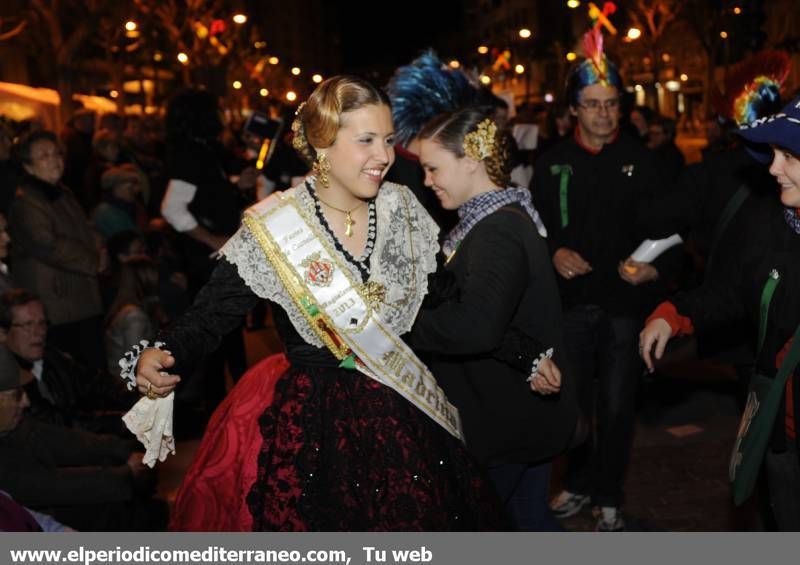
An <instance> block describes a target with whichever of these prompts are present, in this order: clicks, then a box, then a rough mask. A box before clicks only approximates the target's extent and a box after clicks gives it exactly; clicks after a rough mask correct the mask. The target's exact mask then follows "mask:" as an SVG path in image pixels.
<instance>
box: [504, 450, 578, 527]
mask: <svg viewBox="0 0 800 565" xmlns="http://www.w3.org/2000/svg"><path fill="white" fill-rule="evenodd" d="M489 478H490V479H491V480H492V483H493V484H494V487H495V490H496V491H497V494H498V495H499V496H500V500H502V501H503V506H504V509H505V511H506V515H507V516H508V518H509V520H510V521H511V523H512V525H513V526H514V529H515V530H516V531H518V532H563V531H564V528H563V527H562V526H561V524H559V523H558V520H556V519H555V517H554V516H553V513H552V511H551V510H550V507H549V506H548V504H547V493H548V489H549V486H550V463H549V462H547V463H541V464H539V465H529V464H527V463H506V464H503V465H496V466H493V467H489Z"/></svg>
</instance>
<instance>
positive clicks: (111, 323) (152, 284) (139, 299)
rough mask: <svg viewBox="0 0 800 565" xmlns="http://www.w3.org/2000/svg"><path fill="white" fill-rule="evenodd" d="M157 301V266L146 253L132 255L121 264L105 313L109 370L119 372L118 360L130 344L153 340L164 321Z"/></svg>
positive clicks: (128, 348) (113, 373)
mask: <svg viewBox="0 0 800 565" xmlns="http://www.w3.org/2000/svg"><path fill="white" fill-rule="evenodd" d="M163 317H164V315H163V312H162V310H161V305H160V303H159V300H158V269H157V268H156V266H155V263H153V261H151V260H150V259H148V258H147V257H145V256H139V257H132V258H130V259H127V260H125V261H124V262H123V264H122V270H121V271H120V277H119V289H118V290H117V296H116V298H115V299H114V302H113V303H112V304H111V308H110V309H109V312H108V315H107V316H106V338H105V339H106V355H107V358H108V372H109V373H110V374H112V375H115V374H118V373H119V370H120V369H119V360H120V359H122V357H124V355H125V352H126V351H129V350H130V348H131V346H133V345H135V344H137V343H139V341H141V340H143V339H146V340H149V341H152V340H153V339H154V338H155V336H156V332H157V331H158V329H159V326H160V325H161V322H162V321H163Z"/></svg>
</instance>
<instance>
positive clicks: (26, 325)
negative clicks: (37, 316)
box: [11, 320, 50, 332]
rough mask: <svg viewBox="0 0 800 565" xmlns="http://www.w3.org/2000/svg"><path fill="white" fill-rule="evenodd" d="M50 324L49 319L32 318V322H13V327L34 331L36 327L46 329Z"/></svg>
mask: <svg viewBox="0 0 800 565" xmlns="http://www.w3.org/2000/svg"><path fill="white" fill-rule="evenodd" d="M49 325H50V324H49V323H48V322H47V320H31V321H30V322H21V323H20V322H12V323H11V327H12V328H19V329H21V330H22V331H24V332H32V331H33V330H34V329H37V330H46V329H47V327H48V326H49Z"/></svg>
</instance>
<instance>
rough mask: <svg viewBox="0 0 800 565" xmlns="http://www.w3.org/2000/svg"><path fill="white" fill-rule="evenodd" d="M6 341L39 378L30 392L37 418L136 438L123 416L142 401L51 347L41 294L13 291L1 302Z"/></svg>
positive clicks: (0, 336) (1, 335)
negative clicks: (124, 421)
mask: <svg viewBox="0 0 800 565" xmlns="http://www.w3.org/2000/svg"><path fill="white" fill-rule="evenodd" d="M0 341H2V342H4V343H5V345H6V347H8V349H9V350H10V351H11V352H12V353H13V354H14V355H15V356H16V358H17V361H18V363H19V364H20V365H21V366H22V367H23V368H25V369H26V370H29V371H30V372H31V373H32V375H33V377H34V378H33V379H32V380H31V381H30V382H29V383H27V384H26V386H25V390H26V391H27V393H28V397H29V399H30V402H31V408H30V412H31V415H32V416H33V417H34V418H35V419H37V420H40V421H43V422H48V423H51V424H55V425H59V426H66V427H81V428H83V429H86V430H90V431H94V432H103V433H114V434H117V435H119V436H122V437H128V436H129V435H130V434H129V433H128V432H127V430H126V429H125V427H124V425H123V424H122V421H121V420H120V417H121V415H122V413H123V411H124V410H125V409H127V408H129V407H130V406H131V405H132V404H133V402H134V401H135V400H136V399H135V398H133V397H132V396H131V394H130V393H129V392H128V391H126V389H125V387H124V385H123V383H122V381H121V379H119V378H113V377H112V376H110V375H107V374H106V373H105V372H99V371H97V370H90V369H86V368H84V367H81V366H80V365H78V364H77V363H76V362H75V361H74V360H73V359H71V358H70V357H69V356H67V355H65V354H64V353H62V352H61V351H59V350H58V349H56V348H54V347H52V346H48V344H47V318H46V317H45V310H44V306H43V305H42V302H41V301H40V300H39V299H38V298H37V297H36V295H34V294H32V293H31V292H29V291H27V290H23V289H12V290H9V291H7V292H5V293H4V294H3V295H2V297H0ZM117 372H118V371H117Z"/></svg>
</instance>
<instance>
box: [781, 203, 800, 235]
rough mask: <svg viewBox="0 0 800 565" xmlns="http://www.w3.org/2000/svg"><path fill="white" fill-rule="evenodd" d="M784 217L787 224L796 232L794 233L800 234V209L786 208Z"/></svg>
mask: <svg viewBox="0 0 800 565" xmlns="http://www.w3.org/2000/svg"><path fill="white" fill-rule="evenodd" d="M783 217H784V218H786V223H787V224H789V227H791V228H792V229H793V230H794V233H796V234H800V208H798V209H795V208H785V209H784V210H783Z"/></svg>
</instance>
